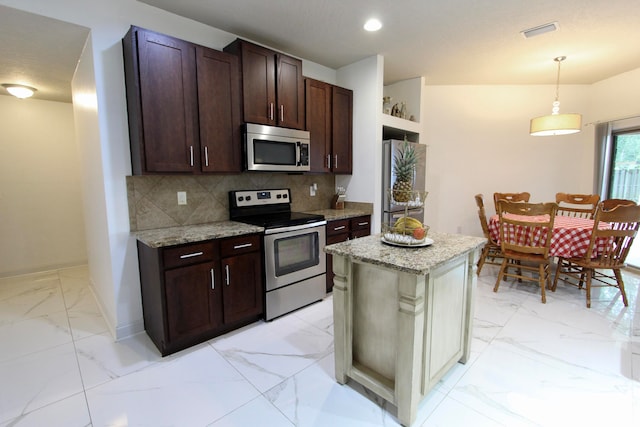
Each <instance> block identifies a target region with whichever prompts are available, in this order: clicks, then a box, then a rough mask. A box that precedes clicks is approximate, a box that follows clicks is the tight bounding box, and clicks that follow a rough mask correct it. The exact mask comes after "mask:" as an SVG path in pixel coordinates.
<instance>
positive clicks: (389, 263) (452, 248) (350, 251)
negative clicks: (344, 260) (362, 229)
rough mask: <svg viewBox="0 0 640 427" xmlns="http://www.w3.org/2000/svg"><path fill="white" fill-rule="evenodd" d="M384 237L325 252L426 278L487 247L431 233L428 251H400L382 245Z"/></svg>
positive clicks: (338, 245)
mask: <svg viewBox="0 0 640 427" xmlns="http://www.w3.org/2000/svg"><path fill="white" fill-rule="evenodd" d="M381 237H382V235H381V234H375V235H372V236H367V237H361V238H359V239H353V240H348V241H346V242H341V243H336V244H333V245H328V246H325V249H324V250H325V252H326V253H328V254H332V255H341V256H345V257H348V258H351V259H352V260H355V261H361V262H367V263H370V264H374V265H379V266H382V267H387V268H390V269H394V270H398V271H403V272H406V273H411V274H417V275H425V274H428V273H429V272H430V271H431V270H433V269H434V268H436V267H438V266H440V265H443V264H445V263H446V262H448V261H449V260H451V259H452V258H454V257H456V256H458V255H461V254H464V253H467V252H469V251H472V250H474V249H476V248H478V247H482V246H484V244H485V243H486V242H487V239H485V238H484V237H474V236H463V235H461V234H447V233H437V232H430V233H429V236H428V237H429V238H431V239H433V244H431V245H429V246H425V247H414V248H411V247H397V246H391V245H388V244H385V243H382V241H381Z"/></svg>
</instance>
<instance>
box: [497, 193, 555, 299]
mask: <svg viewBox="0 0 640 427" xmlns="http://www.w3.org/2000/svg"><path fill="white" fill-rule="evenodd" d="M557 209H558V205H557V204H555V203H527V202H509V201H506V200H498V218H499V220H500V247H501V249H502V254H503V257H504V258H503V260H502V266H501V267H500V273H499V274H498V279H497V280H496V285H495V286H494V288H493V292H498V287H499V286H500V281H502V280H503V279H504V278H505V277H513V278H516V279H518V281H535V282H538V285H539V286H540V294H541V297H542V302H543V303H546V302H547V297H546V294H545V288H546V287H547V286H549V287H550V285H551V280H550V279H551V275H550V270H551V267H550V265H551V262H550V259H551V258H550V257H549V248H550V246H551V237H552V235H553V222H554V220H555V216H556V211H557ZM526 272H528V273H529V274H526Z"/></svg>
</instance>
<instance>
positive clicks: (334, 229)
mask: <svg viewBox="0 0 640 427" xmlns="http://www.w3.org/2000/svg"><path fill="white" fill-rule="evenodd" d="M344 228H347V226H346V225H341V226H340V227H334V228H333V231H338V230H342V229H344Z"/></svg>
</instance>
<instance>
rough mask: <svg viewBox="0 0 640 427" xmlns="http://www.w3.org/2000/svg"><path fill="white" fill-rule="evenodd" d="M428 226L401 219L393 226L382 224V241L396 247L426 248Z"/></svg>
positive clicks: (404, 218) (411, 219)
mask: <svg viewBox="0 0 640 427" xmlns="http://www.w3.org/2000/svg"><path fill="white" fill-rule="evenodd" d="M428 233H429V226H428V225H424V224H422V223H420V221H418V220H417V219H414V218H408V217H402V218H400V219H399V220H398V221H396V222H395V223H393V224H382V241H383V242H384V243H389V244H394V245H398V246H426V244H427V243H428V242H433V241H432V240H431V239H428V238H427V234H428Z"/></svg>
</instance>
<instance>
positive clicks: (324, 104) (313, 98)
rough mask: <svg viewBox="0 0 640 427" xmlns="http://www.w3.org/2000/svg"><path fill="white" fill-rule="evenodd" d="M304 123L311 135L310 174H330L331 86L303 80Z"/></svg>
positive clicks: (311, 80) (312, 80) (316, 81)
mask: <svg viewBox="0 0 640 427" xmlns="http://www.w3.org/2000/svg"><path fill="white" fill-rule="evenodd" d="M305 121H306V124H307V126H306V128H307V130H308V131H309V133H310V135H311V172H330V171H331V169H330V168H329V164H330V156H331V85H329V84H327V83H325V82H321V81H318V80H314V79H305ZM328 156H329V157H328Z"/></svg>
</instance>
